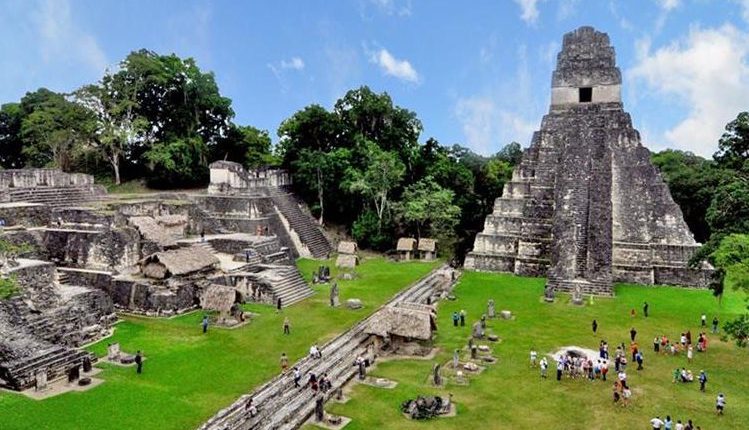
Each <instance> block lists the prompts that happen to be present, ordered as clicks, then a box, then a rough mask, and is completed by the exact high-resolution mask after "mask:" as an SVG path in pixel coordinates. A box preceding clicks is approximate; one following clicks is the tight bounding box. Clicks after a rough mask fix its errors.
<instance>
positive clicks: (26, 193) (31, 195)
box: [8, 186, 96, 207]
mask: <svg viewBox="0 0 749 430" xmlns="http://www.w3.org/2000/svg"><path fill="white" fill-rule="evenodd" d="M8 195H9V196H10V201H12V202H29V203H43V204H46V205H49V206H51V207H63V206H77V205H81V204H84V203H87V202H90V201H92V200H94V199H95V198H96V194H95V193H94V192H93V191H92V188H91V187H90V186H71V187H49V186H43V187H32V188H9V189H8Z"/></svg>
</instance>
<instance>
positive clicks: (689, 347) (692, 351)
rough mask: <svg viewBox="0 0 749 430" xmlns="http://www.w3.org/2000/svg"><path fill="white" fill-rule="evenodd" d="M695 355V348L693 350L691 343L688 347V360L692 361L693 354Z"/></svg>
mask: <svg viewBox="0 0 749 430" xmlns="http://www.w3.org/2000/svg"><path fill="white" fill-rule="evenodd" d="M693 355H694V350H693V348H692V345H689V346H688V347H687V362H689V363H691V362H692V356H693Z"/></svg>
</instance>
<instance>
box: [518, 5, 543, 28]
mask: <svg viewBox="0 0 749 430" xmlns="http://www.w3.org/2000/svg"><path fill="white" fill-rule="evenodd" d="M515 3H517V4H518V6H520V19H522V20H523V21H525V22H526V23H528V24H535V23H536V21H538V0H515Z"/></svg>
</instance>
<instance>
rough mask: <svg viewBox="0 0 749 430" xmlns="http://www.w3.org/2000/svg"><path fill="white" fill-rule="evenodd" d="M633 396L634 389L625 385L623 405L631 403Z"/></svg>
mask: <svg viewBox="0 0 749 430" xmlns="http://www.w3.org/2000/svg"><path fill="white" fill-rule="evenodd" d="M631 397H632V390H630V389H629V387H626V386H625V387H624V389H623V390H622V406H627V405H629V399H630V398H631Z"/></svg>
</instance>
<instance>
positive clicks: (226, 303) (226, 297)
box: [200, 284, 237, 312]
mask: <svg viewBox="0 0 749 430" xmlns="http://www.w3.org/2000/svg"><path fill="white" fill-rule="evenodd" d="M236 296H237V294H236V290H235V289H234V288H233V287H227V286H226V285H216V284H213V285H210V286H208V288H206V290H205V291H204V292H203V295H202V296H201V297H200V306H201V307H202V308H203V309H206V310H210V311H219V312H229V311H230V310H231V307H232V306H234V302H235V301H236Z"/></svg>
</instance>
